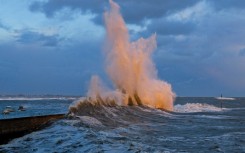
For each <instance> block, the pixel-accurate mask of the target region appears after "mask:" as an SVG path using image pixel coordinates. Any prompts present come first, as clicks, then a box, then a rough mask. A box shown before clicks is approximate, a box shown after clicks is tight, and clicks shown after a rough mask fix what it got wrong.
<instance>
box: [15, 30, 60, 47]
mask: <svg viewBox="0 0 245 153" xmlns="http://www.w3.org/2000/svg"><path fill="white" fill-rule="evenodd" d="M17 41H18V42H20V43H23V44H31V43H36V42H38V43H41V45H43V46H50V47H52V46H56V45H58V43H59V41H60V39H59V38H58V35H52V36H47V35H44V34H41V33H37V32H32V31H22V32H20V35H18V36H17Z"/></svg>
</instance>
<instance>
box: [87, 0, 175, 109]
mask: <svg viewBox="0 0 245 153" xmlns="http://www.w3.org/2000/svg"><path fill="white" fill-rule="evenodd" d="M109 2H110V10H109V11H106V12H105V13H104V20H105V26H106V34H107V39H106V40H107V41H106V44H105V46H106V47H105V48H106V49H105V54H106V71H107V73H108V75H109V77H110V79H111V80H112V82H113V85H114V88H115V89H114V90H109V89H108V88H106V87H105V85H103V83H102V81H101V80H100V78H99V77H98V76H93V77H92V78H91V83H90V89H89V91H88V93H87V97H88V98H87V99H86V101H87V102H88V101H89V102H92V103H98V102H99V103H103V104H106V103H108V104H112V103H113V104H117V105H145V106H149V107H153V108H161V109H165V110H168V111H172V110H173V102H174V98H175V93H174V92H173V91H172V88H171V85H170V84H168V83H167V82H165V81H161V80H159V79H158V77H157V70H156V68H155V65H154V63H153V61H152V59H151V54H152V53H153V51H154V49H155V48H156V34H153V35H152V36H151V37H149V38H147V39H144V38H140V39H139V40H137V41H134V42H130V41H129V34H128V29H127V27H126V24H125V22H124V20H123V18H122V16H121V14H120V7H119V6H118V4H116V3H115V2H113V1H112V0H110V1H109Z"/></svg>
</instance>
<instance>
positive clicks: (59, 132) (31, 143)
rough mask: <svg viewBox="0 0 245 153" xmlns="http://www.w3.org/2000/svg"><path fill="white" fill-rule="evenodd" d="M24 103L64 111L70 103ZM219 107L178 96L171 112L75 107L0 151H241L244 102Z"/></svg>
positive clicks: (244, 135)
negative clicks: (64, 117)
mask: <svg viewBox="0 0 245 153" xmlns="http://www.w3.org/2000/svg"><path fill="white" fill-rule="evenodd" d="M29 102H30V101H29ZM17 103H20V101H19V102H17ZM30 103H31V104H30V105H34V104H37V103H38V104H39V109H41V108H45V109H49V107H51V108H50V110H51V111H54V110H53V109H56V108H60V109H61V110H62V109H63V110H62V111H64V112H67V111H68V108H67V107H68V105H69V103H70V101H60V102H58V101H56V102H47V101H39V102H37V101H35V102H34V101H33V102H30ZM47 103H48V105H47ZM42 104H46V106H43V107H42ZM220 104H221V101H220V100H217V99H215V98H190V97H180V98H177V99H176V102H175V106H174V112H172V113H169V112H164V111H161V110H157V109H152V108H147V107H138V106H132V107H129V106H103V105H89V104H80V105H79V106H77V107H76V108H77V109H76V111H74V112H73V115H71V116H70V117H69V118H67V119H63V120H60V121H57V122H55V123H54V124H53V125H51V126H50V127H47V128H45V129H43V130H40V131H37V132H33V133H31V134H28V135H26V136H24V137H21V138H18V139H15V140H13V141H11V142H10V143H9V144H6V145H2V146H0V152H1V151H2V152H11V153H12V152H171V153H172V152H173V153H175V152H203V153H205V152H227V153H230V152H239V153H240V152H245V98H235V100H223V102H222V108H221V107H220V106H221V105H220ZM57 105H59V106H57ZM31 108H32V107H30V108H29V110H30V111H31ZM44 112H45V111H44ZM46 113H48V112H46Z"/></svg>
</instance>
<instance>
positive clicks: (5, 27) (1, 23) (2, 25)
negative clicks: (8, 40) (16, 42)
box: [0, 20, 10, 30]
mask: <svg viewBox="0 0 245 153" xmlns="http://www.w3.org/2000/svg"><path fill="white" fill-rule="evenodd" d="M0 28H2V29H4V30H9V29H10V27H9V26H7V25H5V24H4V23H3V22H2V21H1V20H0Z"/></svg>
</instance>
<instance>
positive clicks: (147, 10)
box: [30, 0, 198, 24]
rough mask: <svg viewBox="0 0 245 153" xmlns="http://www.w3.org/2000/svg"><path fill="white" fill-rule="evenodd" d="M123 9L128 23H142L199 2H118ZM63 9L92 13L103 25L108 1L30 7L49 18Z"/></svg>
mask: <svg viewBox="0 0 245 153" xmlns="http://www.w3.org/2000/svg"><path fill="white" fill-rule="evenodd" d="M116 2H117V3H119V5H120V7H121V8H122V9H121V11H122V14H123V16H124V18H125V20H126V22H127V23H137V24H138V23H141V22H143V21H144V20H145V19H152V18H158V17H161V16H165V15H167V14H169V13H171V12H175V11H178V10H181V9H184V8H187V7H190V6H192V5H194V4H196V3H197V2H198V1H197V0H182V1H181V3H180V2H179V1H173V0H154V1H149V0H134V1H132V0H117V1H116ZM63 8H70V9H72V10H80V11H81V12H82V13H88V12H90V13H92V14H94V15H95V18H94V19H93V21H94V22H95V23H98V24H101V23H102V14H103V12H104V10H105V9H106V8H108V1H107V0H89V1H88V0H72V1H66V0H49V1H47V2H34V3H32V4H31V5H30V10H31V11H33V12H36V11H38V12H43V13H45V15H46V16H47V17H53V16H54V15H55V13H56V12H58V11H60V10H62V9H63Z"/></svg>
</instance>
